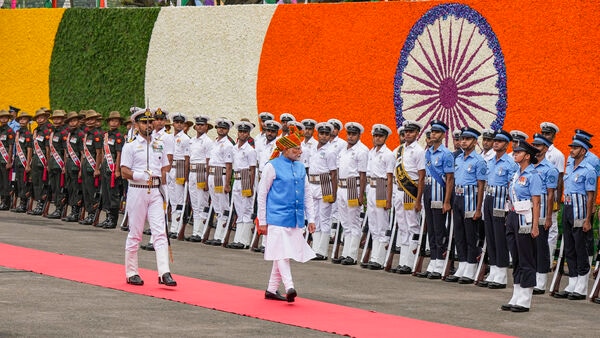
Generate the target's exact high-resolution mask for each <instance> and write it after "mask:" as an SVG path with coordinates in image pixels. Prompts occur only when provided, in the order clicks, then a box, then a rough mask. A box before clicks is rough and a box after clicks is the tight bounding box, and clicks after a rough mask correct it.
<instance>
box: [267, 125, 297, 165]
mask: <svg viewBox="0 0 600 338" xmlns="http://www.w3.org/2000/svg"><path fill="white" fill-rule="evenodd" d="M289 129H290V133H289V135H287V136H283V137H280V138H279V139H278V140H277V142H276V145H277V148H275V150H273V153H272V154H271V158H270V160H272V159H274V158H277V157H279V155H280V154H281V152H282V151H284V150H287V149H290V148H295V147H299V146H300V144H301V143H302V136H301V134H300V132H299V131H298V128H297V127H296V126H294V125H290V126H289Z"/></svg>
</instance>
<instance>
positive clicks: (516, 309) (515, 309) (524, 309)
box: [510, 305, 529, 312]
mask: <svg viewBox="0 0 600 338" xmlns="http://www.w3.org/2000/svg"><path fill="white" fill-rule="evenodd" d="M510 311H512V312H529V308H528V307H524V306H521V305H513V306H512V307H511V308H510Z"/></svg>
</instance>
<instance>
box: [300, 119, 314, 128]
mask: <svg viewBox="0 0 600 338" xmlns="http://www.w3.org/2000/svg"><path fill="white" fill-rule="evenodd" d="M302 124H303V125H304V127H306V128H314V127H315V126H316V125H317V121H315V120H313V119H304V120H302Z"/></svg>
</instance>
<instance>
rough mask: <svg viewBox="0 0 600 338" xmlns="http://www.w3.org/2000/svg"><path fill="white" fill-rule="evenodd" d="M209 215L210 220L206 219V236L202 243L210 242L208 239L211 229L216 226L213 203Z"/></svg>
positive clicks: (204, 235)
mask: <svg viewBox="0 0 600 338" xmlns="http://www.w3.org/2000/svg"><path fill="white" fill-rule="evenodd" d="M205 210H206V209H205ZM207 215H208V218H206V221H205V224H204V234H203V235H202V243H204V242H206V241H207V240H208V237H209V236H210V228H211V227H213V226H214V218H215V217H214V216H215V210H214V209H213V205H212V203H211V204H210V208H208V211H207Z"/></svg>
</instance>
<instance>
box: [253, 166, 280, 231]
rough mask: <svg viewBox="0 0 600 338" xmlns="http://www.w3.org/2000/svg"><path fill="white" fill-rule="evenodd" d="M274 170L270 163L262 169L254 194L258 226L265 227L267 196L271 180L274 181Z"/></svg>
mask: <svg viewBox="0 0 600 338" xmlns="http://www.w3.org/2000/svg"><path fill="white" fill-rule="evenodd" d="M275 177H276V175H275V168H274V167H273V165H272V164H271V163H267V164H266V165H265V167H264V169H263V172H262V175H261V177H260V182H259V183H258V191H257V192H256V194H257V195H256V202H257V204H258V224H259V225H267V194H268V193H269V190H271V185H272V184H273V180H275Z"/></svg>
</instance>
